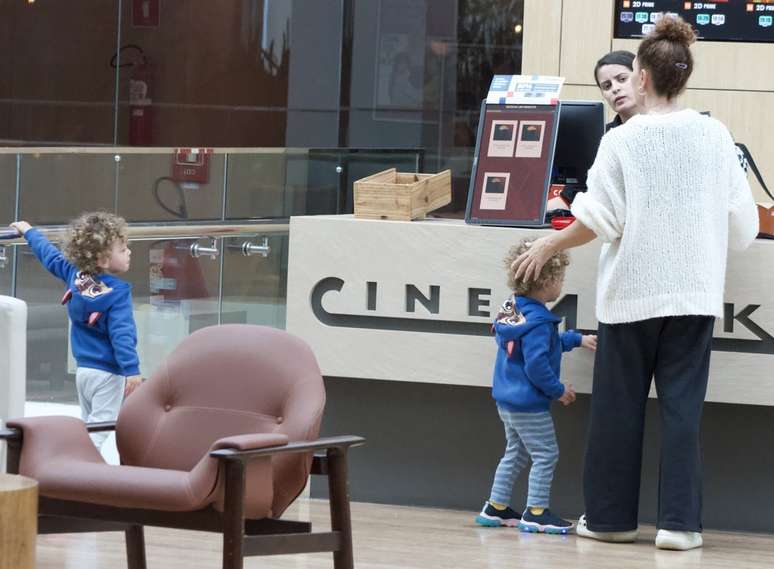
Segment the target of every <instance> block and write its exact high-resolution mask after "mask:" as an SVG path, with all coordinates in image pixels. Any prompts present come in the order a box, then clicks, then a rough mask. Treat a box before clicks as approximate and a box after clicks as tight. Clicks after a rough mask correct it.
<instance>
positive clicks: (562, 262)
mask: <svg viewBox="0 0 774 569" xmlns="http://www.w3.org/2000/svg"><path fill="white" fill-rule="evenodd" d="M530 245H531V242H530V241H527V240H525V241H522V242H521V243H520V244H518V245H516V246H514V247H511V249H510V251H509V252H508V256H507V257H506V258H505V267H506V269H507V272H508V286H509V287H510V288H511V290H512V291H513V295H512V296H510V297H509V298H508V299H507V300H506V301H505V302H504V303H503V305H502V307H501V308H500V310H499V312H498V314H497V316H496V318H495V321H494V325H493V328H494V332H495V336H496V341H497V346H498V349H497V359H496V360H495V366H494V374H493V387H492V396H493V398H494V399H495V401H496V402H497V411H498V413H499V415H500V419H501V420H502V422H503V426H504V427H505V437H506V447H505V454H504V456H503V457H502V459H501V460H500V463H499V464H498V466H497V471H496V472H495V476H494V482H493V484H492V490H491V493H490V495H489V500H487V502H486V503H485V504H484V508H483V509H482V510H481V513H480V514H479V515H478V516H477V517H476V522H477V523H479V524H480V525H484V526H518V527H519V528H520V529H521V530H522V531H529V532H546V533H559V534H566V533H568V532H569V531H570V530H571V529H572V523H570V522H569V521H567V520H564V519H562V518H560V517H559V516H557V515H555V514H553V513H552V512H551V510H550V509H549V499H550V494H551V482H552V480H553V476H554V467H555V466H556V462H557V460H558V459H559V448H558V445H557V442H556V433H555V432H554V421H553V418H552V417H551V413H550V411H549V407H550V404H551V401H552V400H558V401H560V402H561V403H562V404H563V405H569V404H571V403H572V402H574V401H575V391H574V390H573V388H572V386H570V385H567V386H565V385H564V384H563V383H562V382H561V381H560V380H559V368H560V363H561V360H562V352H568V351H570V350H572V349H573V348H577V347H578V346H583V347H585V348H589V349H591V350H594V349H595V348H596V341H597V340H596V336H582V335H581V334H579V333H578V332H574V331H568V332H564V333H559V329H558V326H559V322H560V321H561V319H560V318H557V317H556V316H554V315H553V314H551V312H550V311H549V310H548V308H547V307H546V304H545V303H546V302H553V301H555V300H557V299H558V298H559V295H560V294H561V292H562V285H563V283H564V273H565V269H566V267H567V265H569V263H570V261H569V257H568V256H567V253H565V252H564V251H559V252H557V253H555V254H554V255H553V256H552V257H551V259H549V261H548V262H547V263H546V264H545V265H544V266H543V269H542V270H541V272H540V275H539V276H538V278H537V279H536V280H534V281H529V282H525V281H521V280H517V279H516V277H515V271H514V270H513V269H512V268H511V265H512V264H513V261H514V260H515V259H517V258H518V257H519V256H520V255H521V254H522V253H524V252H525V251H527V249H528V248H529V247H530ZM530 459H531V460H532V467H531V469H530V472H529V495H528V496H527V504H526V505H527V508H526V509H525V510H524V512H523V514H519V513H518V512H517V511H514V510H513V509H511V507H510V506H509V503H510V501H511V493H512V491H513V483H514V482H515V480H516V478H517V477H518V475H519V474H520V473H521V471H522V470H523V469H524V468H525V467H526V466H527V463H528V462H529V460H530Z"/></svg>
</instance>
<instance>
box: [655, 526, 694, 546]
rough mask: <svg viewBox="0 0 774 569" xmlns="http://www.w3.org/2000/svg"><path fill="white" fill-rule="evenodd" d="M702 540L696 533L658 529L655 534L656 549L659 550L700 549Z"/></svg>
mask: <svg viewBox="0 0 774 569" xmlns="http://www.w3.org/2000/svg"><path fill="white" fill-rule="evenodd" d="M703 543H704V540H703V539H702V537H701V534H700V533H699V532H697V531H672V530H668V529H660V530H658V533H657V534H656V547H658V548H659V549H675V550H677V551H685V550H687V549H695V548H697V547H701V546H702V544H703Z"/></svg>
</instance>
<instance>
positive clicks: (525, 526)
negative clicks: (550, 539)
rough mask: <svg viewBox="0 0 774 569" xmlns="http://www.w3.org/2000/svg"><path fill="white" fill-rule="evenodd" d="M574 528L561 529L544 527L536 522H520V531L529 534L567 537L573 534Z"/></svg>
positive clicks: (550, 526)
mask: <svg viewBox="0 0 774 569" xmlns="http://www.w3.org/2000/svg"><path fill="white" fill-rule="evenodd" d="M572 528H573V526H568V527H560V526H552V525H547V526H543V525H540V524H538V523H535V522H525V521H522V522H519V529H520V530H521V531H523V532H527V533H548V534H552V535H567V534H568V533H571V532H572Z"/></svg>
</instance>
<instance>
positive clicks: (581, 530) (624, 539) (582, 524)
mask: <svg viewBox="0 0 774 569" xmlns="http://www.w3.org/2000/svg"><path fill="white" fill-rule="evenodd" d="M575 533H576V534H578V536H579V537H587V538H589V539H596V540H599V541H609V542H611V543H631V542H633V541H637V535H638V534H639V533H640V530H639V529H633V530H629V531H591V530H590V529H589V528H588V526H587V525H586V514H583V515H582V516H581V517H580V518H578V525H577V527H576V528H575Z"/></svg>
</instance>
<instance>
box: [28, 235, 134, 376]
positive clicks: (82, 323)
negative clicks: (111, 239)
mask: <svg viewBox="0 0 774 569" xmlns="http://www.w3.org/2000/svg"><path fill="white" fill-rule="evenodd" d="M24 237H25V239H26V240H27V243H29V245H30V247H31V248H32V251H33V253H35V256H36V257H37V258H38V260H39V261H40V262H41V264H42V265H43V266H44V267H45V268H46V269H47V270H48V272H50V273H51V274H52V275H54V276H56V277H59V278H60V279H62V280H63V281H64V282H65V284H66V285H67V287H68V289H69V291H70V292H71V293H72V297H71V298H70V301H69V302H68V303H67V314H68V316H69V317H70V322H71V324H72V325H71V326H70V345H71V346H72V351H73V356H74V357H75V361H76V362H77V363H78V367H87V368H92V369H99V370H102V371H107V372H109V373H114V374H117V375H123V376H130V375H139V374H140V361H139V358H138V357H137V327H136V326H135V323H134V313H133V312H132V287H131V285H130V284H129V283H127V282H125V281H122V280H121V279H119V278H117V277H114V276H113V275H109V274H106V273H105V274H100V275H94V276H89V275H84V274H83V273H80V272H79V271H78V269H77V268H76V267H74V266H73V265H72V264H70V262H69V261H67V259H65V257H64V255H63V254H62V252H61V251H59V249H57V248H56V247H54V246H53V245H51V243H49V242H48V240H47V239H46V238H45V237H44V236H43V235H42V234H41V233H40V232H39V231H37V230H36V229H30V230H28V231H27V233H26V234H25V235H24ZM96 312H99V313H100V316H99V318H98V319H97V321H96V322H95V323H94V324H93V325H89V317H90V316H91V315H92V314H93V313H96Z"/></svg>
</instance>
